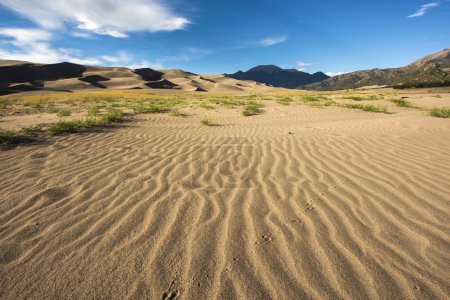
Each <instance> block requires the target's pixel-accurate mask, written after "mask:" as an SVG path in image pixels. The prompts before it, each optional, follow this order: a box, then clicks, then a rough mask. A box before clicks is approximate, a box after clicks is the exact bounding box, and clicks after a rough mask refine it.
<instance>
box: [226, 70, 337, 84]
mask: <svg viewBox="0 0 450 300" xmlns="http://www.w3.org/2000/svg"><path fill="white" fill-rule="evenodd" d="M225 76H226V77H230V78H235V79H239V80H253V81H256V82H261V83H265V84H268V85H271V86H276V87H284V88H289V89H295V88H298V87H300V86H303V85H306V84H311V83H315V82H320V81H323V80H326V79H328V78H330V77H329V76H327V75H325V74H324V73H322V72H317V73H314V74H309V73H305V72H301V71H298V70H296V69H282V68H280V67H277V66H274V65H263V66H257V67H254V68H251V69H250V70H248V71H246V72H242V71H238V72H236V73H234V74H225Z"/></svg>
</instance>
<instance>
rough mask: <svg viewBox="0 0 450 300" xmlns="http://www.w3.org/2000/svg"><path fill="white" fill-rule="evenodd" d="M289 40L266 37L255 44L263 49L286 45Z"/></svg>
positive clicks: (284, 37) (280, 37) (281, 37)
mask: <svg viewBox="0 0 450 300" xmlns="http://www.w3.org/2000/svg"><path fill="white" fill-rule="evenodd" d="M287 39H288V38H287V36H272V37H266V38H264V39H262V40H260V41H257V42H256V43H255V44H256V45H257V46H261V47H268V46H273V45H277V44H281V43H284V42H285V41H287Z"/></svg>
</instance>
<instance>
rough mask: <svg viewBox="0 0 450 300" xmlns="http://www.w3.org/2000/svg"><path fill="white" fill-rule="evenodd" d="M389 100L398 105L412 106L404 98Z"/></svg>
mask: <svg viewBox="0 0 450 300" xmlns="http://www.w3.org/2000/svg"><path fill="white" fill-rule="evenodd" d="M391 102H393V103H395V104H396V105H397V106H400V107H414V106H413V105H412V104H411V102H409V101H408V100H404V99H392V100H391Z"/></svg>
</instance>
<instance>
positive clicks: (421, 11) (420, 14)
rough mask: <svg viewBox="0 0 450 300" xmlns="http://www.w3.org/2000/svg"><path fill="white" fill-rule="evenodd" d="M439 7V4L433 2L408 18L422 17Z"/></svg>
mask: <svg viewBox="0 0 450 300" xmlns="http://www.w3.org/2000/svg"><path fill="white" fill-rule="evenodd" d="M438 6H439V2H431V3H427V4H424V5H422V6H421V7H420V8H419V9H418V10H416V12H415V13H413V14H412V15H409V16H408V18H416V17H421V16H423V15H425V14H426V13H427V11H428V10H429V9H431V8H435V7H438Z"/></svg>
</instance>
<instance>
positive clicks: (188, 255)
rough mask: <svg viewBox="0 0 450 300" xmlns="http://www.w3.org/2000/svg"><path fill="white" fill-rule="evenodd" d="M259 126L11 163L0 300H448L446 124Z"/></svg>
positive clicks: (64, 150) (99, 140) (142, 134)
mask: <svg viewBox="0 0 450 300" xmlns="http://www.w3.org/2000/svg"><path fill="white" fill-rule="evenodd" d="M264 110H265V112H264V114H262V115H258V116H254V117H249V118H245V117H243V116H242V115H241V114H240V112H239V111H238V110H230V109H220V110H218V111H216V112H207V114H208V116H209V117H210V118H211V119H212V120H213V122H215V123H216V124H218V126H212V127H207V126H203V125H201V124H200V123H199V120H200V119H202V118H203V116H204V114H205V113H204V111H198V110H196V109H194V108H193V109H192V111H191V112H188V113H189V116H188V117H186V118H176V117H170V116H168V115H144V116H141V117H138V118H137V120H136V121H135V122H132V123H125V124H123V126H122V127H120V128H115V129H108V130H100V131H95V132H89V133H81V134H73V135H67V136H63V137H55V138H53V139H52V140H50V141H48V142H45V143H42V144H38V145H28V146H20V147H18V148H15V149H13V150H8V151H2V152H0V161H1V168H0V190H1V194H0V297H1V298H4V299H20V298H34V299H43V298H50V299H56V298H59V299H69V298H72V299H87V298H90V299H99V298H104V299H110V298H114V299H118V298H120V299H122V298H132V299H149V298H150V299H173V298H174V297H179V298H181V299H216V298H217V299H270V298H271V299H305V298H315V299H318V298H329V299H367V298H371V299H399V298H421V299H448V298H449V297H450V271H449V270H450V257H449V255H450V234H449V232H450V221H449V220H450V200H449V198H450V194H449V191H450V151H449V150H450V120H448V119H436V118H431V117H427V116H425V115H424V114H423V113H422V112H419V111H404V112H401V113H397V114H392V115H385V114H373V113H367V112H361V111H356V110H347V109H340V108H326V109H317V108H310V107H304V106H292V107H282V106H276V105H272V106H268V107H266V108H265V109H264Z"/></svg>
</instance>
